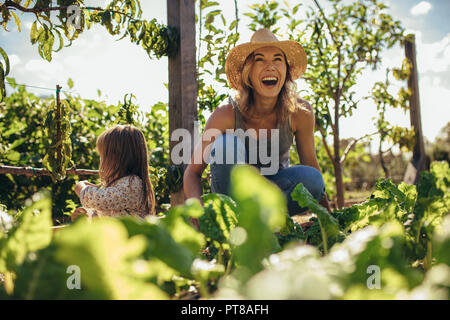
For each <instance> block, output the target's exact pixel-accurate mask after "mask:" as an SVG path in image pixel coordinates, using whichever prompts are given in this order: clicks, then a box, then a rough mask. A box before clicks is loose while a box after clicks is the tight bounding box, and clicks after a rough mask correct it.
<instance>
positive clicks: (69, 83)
mask: <svg viewBox="0 0 450 320" xmlns="http://www.w3.org/2000/svg"><path fill="white" fill-rule="evenodd" d="M67 85H68V86H69V88H70V89H72V88H73V80H72V78H69V79H68V80H67Z"/></svg>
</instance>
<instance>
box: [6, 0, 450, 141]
mask: <svg viewBox="0 0 450 320" xmlns="http://www.w3.org/2000/svg"><path fill="white" fill-rule="evenodd" d="M106 2H108V1H100V0H99V1H86V5H103V4H104V3H106ZM258 2H263V1H256V0H238V10H239V14H240V17H242V20H241V21H240V23H239V32H240V34H241V40H240V42H247V41H248V40H249V39H250V37H251V33H252V32H251V31H249V29H248V23H249V21H248V18H247V17H245V16H244V15H243V13H245V12H250V9H249V8H248V6H249V5H251V4H255V3H258ZM288 2H290V3H294V1H292V0H291V1H288ZM141 3H142V9H143V17H142V18H144V19H152V18H156V19H157V21H158V22H159V23H162V24H166V23H167V8H166V1H165V0H152V1H141ZM220 3H221V5H223V6H222V9H223V10H224V12H225V14H226V15H227V14H228V16H229V17H233V15H234V1H231V0H226V1H221V2H220ZM295 3H297V2H295ZM302 3H303V4H304V6H303V8H306V7H307V6H308V5H310V4H311V3H312V1H311V0H305V1H302ZM321 3H325V1H323V0H322V1H321ZM385 3H387V5H388V6H389V9H388V13H389V14H391V15H392V16H393V17H394V18H395V19H398V20H400V21H401V22H402V25H403V26H404V27H405V28H406V30H407V32H410V33H414V34H415V36H416V50H417V65H418V70H419V93H420V104H421V112H422V127H423V134H424V136H425V138H426V139H427V140H429V141H434V139H435V138H436V136H437V135H438V134H439V131H440V130H441V128H443V127H444V126H445V124H446V123H447V122H449V121H450V106H449V101H450V70H449V65H450V24H449V22H448V13H449V12H450V1H448V0H427V1H420V0H388V1H385ZM324 7H325V11H326V6H325V5H324ZM18 15H19V17H20V18H21V19H22V32H20V33H19V32H18V30H17V27H16V26H15V25H14V23H13V22H10V24H9V25H8V29H9V30H10V32H6V31H4V30H3V28H2V29H0V47H2V48H3V49H4V50H5V51H6V52H7V54H8V56H9V58H10V63H11V72H10V74H9V76H10V77H13V78H15V79H16V82H17V83H20V84H27V85H31V86H38V87H44V88H51V90H43V89H34V88H27V90H29V91H31V92H33V93H35V94H37V95H53V94H54V88H55V87H56V85H57V84H59V85H61V86H63V90H68V91H71V92H73V93H74V94H79V95H80V96H81V97H82V98H89V99H104V100H106V101H107V102H108V103H111V104H117V103H118V102H119V101H120V100H123V97H124V95H125V94H127V93H133V94H134V95H135V96H136V98H137V99H136V103H137V104H138V105H140V106H141V107H142V109H143V110H145V111H148V110H149V108H150V107H151V106H152V105H153V104H155V103H157V102H159V101H163V102H167V101H168V91H167V89H166V87H165V85H164V83H167V82H168V59H167V58H165V57H163V58H161V59H159V60H156V59H153V60H152V59H150V58H149V57H148V55H147V54H146V52H145V51H144V50H143V49H142V48H141V47H140V46H137V45H135V44H132V43H130V42H129V41H127V40H126V39H123V40H120V41H116V39H117V38H114V37H113V36H111V35H110V34H109V33H108V32H107V31H106V30H105V29H104V28H103V27H101V26H96V25H94V26H93V27H92V28H91V29H90V30H86V31H85V32H83V33H82V34H81V35H80V37H79V38H78V39H77V40H75V41H74V42H73V44H72V46H70V47H66V48H63V50H61V51H60V52H58V53H53V59H52V61H51V62H47V61H46V60H44V59H42V58H41V57H40V56H39V53H38V48H37V46H36V45H34V46H33V45H32V44H31V42H30V40H29V33H30V29H31V23H32V21H33V16H32V15H31V14H20V13H19V14H18ZM230 19H231V18H230ZM280 39H283V38H282V37H280ZM403 58H404V49H403V48H401V47H397V48H394V49H392V50H389V51H387V52H385V54H384V55H383V65H382V67H383V68H380V69H379V70H378V71H375V72H367V73H365V74H364V75H363V77H361V79H360V81H358V86H357V88H355V90H356V91H357V92H358V93H360V94H361V95H367V93H368V92H369V90H370V88H371V87H372V85H373V83H374V81H377V80H381V81H382V80H383V79H384V71H383V70H384V67H392V66H399V65H400V64H401V61H402V60H403ZM69 78H71V79H73V81H74V84H75V85H74V88H73V89H69V88H68V86H67V80H68V79H69ZM302 81H303V80H300V81H298V82H297V84H298V87H299V88H301V86H302V85H304V83H303V82H302ZM98 90H100V91H101V97H99V96H98V93H97V92H98ZM7 91H9V92H10V91H11V88H10V87H8V86H7ZM374 116H376V110H375V107H374V105H373V104H371V103H369V102H367V103H363V104H362V105H361V107H360V108H359V109H358V112H356V113H355V115H354V116H353V117H351V118H348V119H343V120H342V121H341V138H349V137H360V136H363V135H365V134H367V133H371V132H374V131H375V127H374V125H373V122H374V121H373V120H372V117H374ZM388 120H389V121H391V122H392V123H393V124H396V125H400V126H407V127H409V124H410V120H409V114H407V113H404V112H402V111H400V110H394V111H391V112H389V114H388Z"/></svg>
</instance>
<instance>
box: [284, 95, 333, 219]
mask: <svg viewBox="0 0 450 320" xmlns="http://www.w3.org/2000/svg"><path fill="white" fill-rule="evenodd" d="M298 101H299V103H301V104H302V105H303V108H298V109H297V110H296V111H295V112H294V114H293V115H292V118H291V120H292V121H291V126H292V130H293V132H294V135H295V144H296V147H297V153H298V156H299V158H300V162H301V164H303V165H306V166H310V167H313V168H316V169H317V170H319V171H320V172H322V171H321V170H320V166H319V161H317V156H316V147H315V142H314V126H315V121H316V120H315V116H314V111H313V109H312V107H311V105H310V104H309V103H308V102H307V101H305V100H302V99H299V100H298ZM320 204H321V205H322V206H324V207H325V208H326V209H327V210H328V212H331V208H330V204H329V203H328V198H327V194H326V193H325V195H324V197H323V199H322V200H321V201H320Z"/></svg>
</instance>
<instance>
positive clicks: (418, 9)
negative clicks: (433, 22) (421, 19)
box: [409, 1, 432, 16]
mask: <svg viewBox="0 0 450 320" xmlns="http://www.w3.org/2000/svg"><path fill="white" fill-rule="evenodd" d="M431 8H432V5H431V3H429V2H427V1H421V2H419V3H418V4H416V5H415V6H414V7H412V8H411V10H410V11H409V12H410V13H411V15H413V16H421V15H424V14H427V13H428V11H430V10H431Z"/></svg>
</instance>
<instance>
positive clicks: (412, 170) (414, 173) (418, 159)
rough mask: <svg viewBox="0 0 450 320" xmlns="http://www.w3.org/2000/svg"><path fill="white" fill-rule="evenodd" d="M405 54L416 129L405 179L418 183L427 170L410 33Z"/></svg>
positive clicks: (415, 65)
mask: <svg viewBox="0 0 450 320" xmlns="http://www.w3.org/2000/svg"><path fill="white" fill-rule="evenodd" d="M405 56H406V58H407V59H408V62H409V63H410V64H411V74H410V75H409V79H408V88H409V89H410V90H411V91H412V95H411V97H410V99H409V108H410V111H409V113H410V118H411V127H412V128H413V129H414V132H415V136H416V144H415V145H414V149H413V157H412V159H411V162H410V163H409V164H408V166H407V168H406V172H405V176H404V178H403V181H404V182H405V183H407V184H416V183H417V182H418V180H419V173H420V171H423V170H426V169H427V168H426V155H425V147H424V143H423V135H422V123H421V116H420V96H419V79H418V72H417V62H416V44H415V36H414V35H408V36H407V37H406V39H405Z"/></svg>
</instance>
